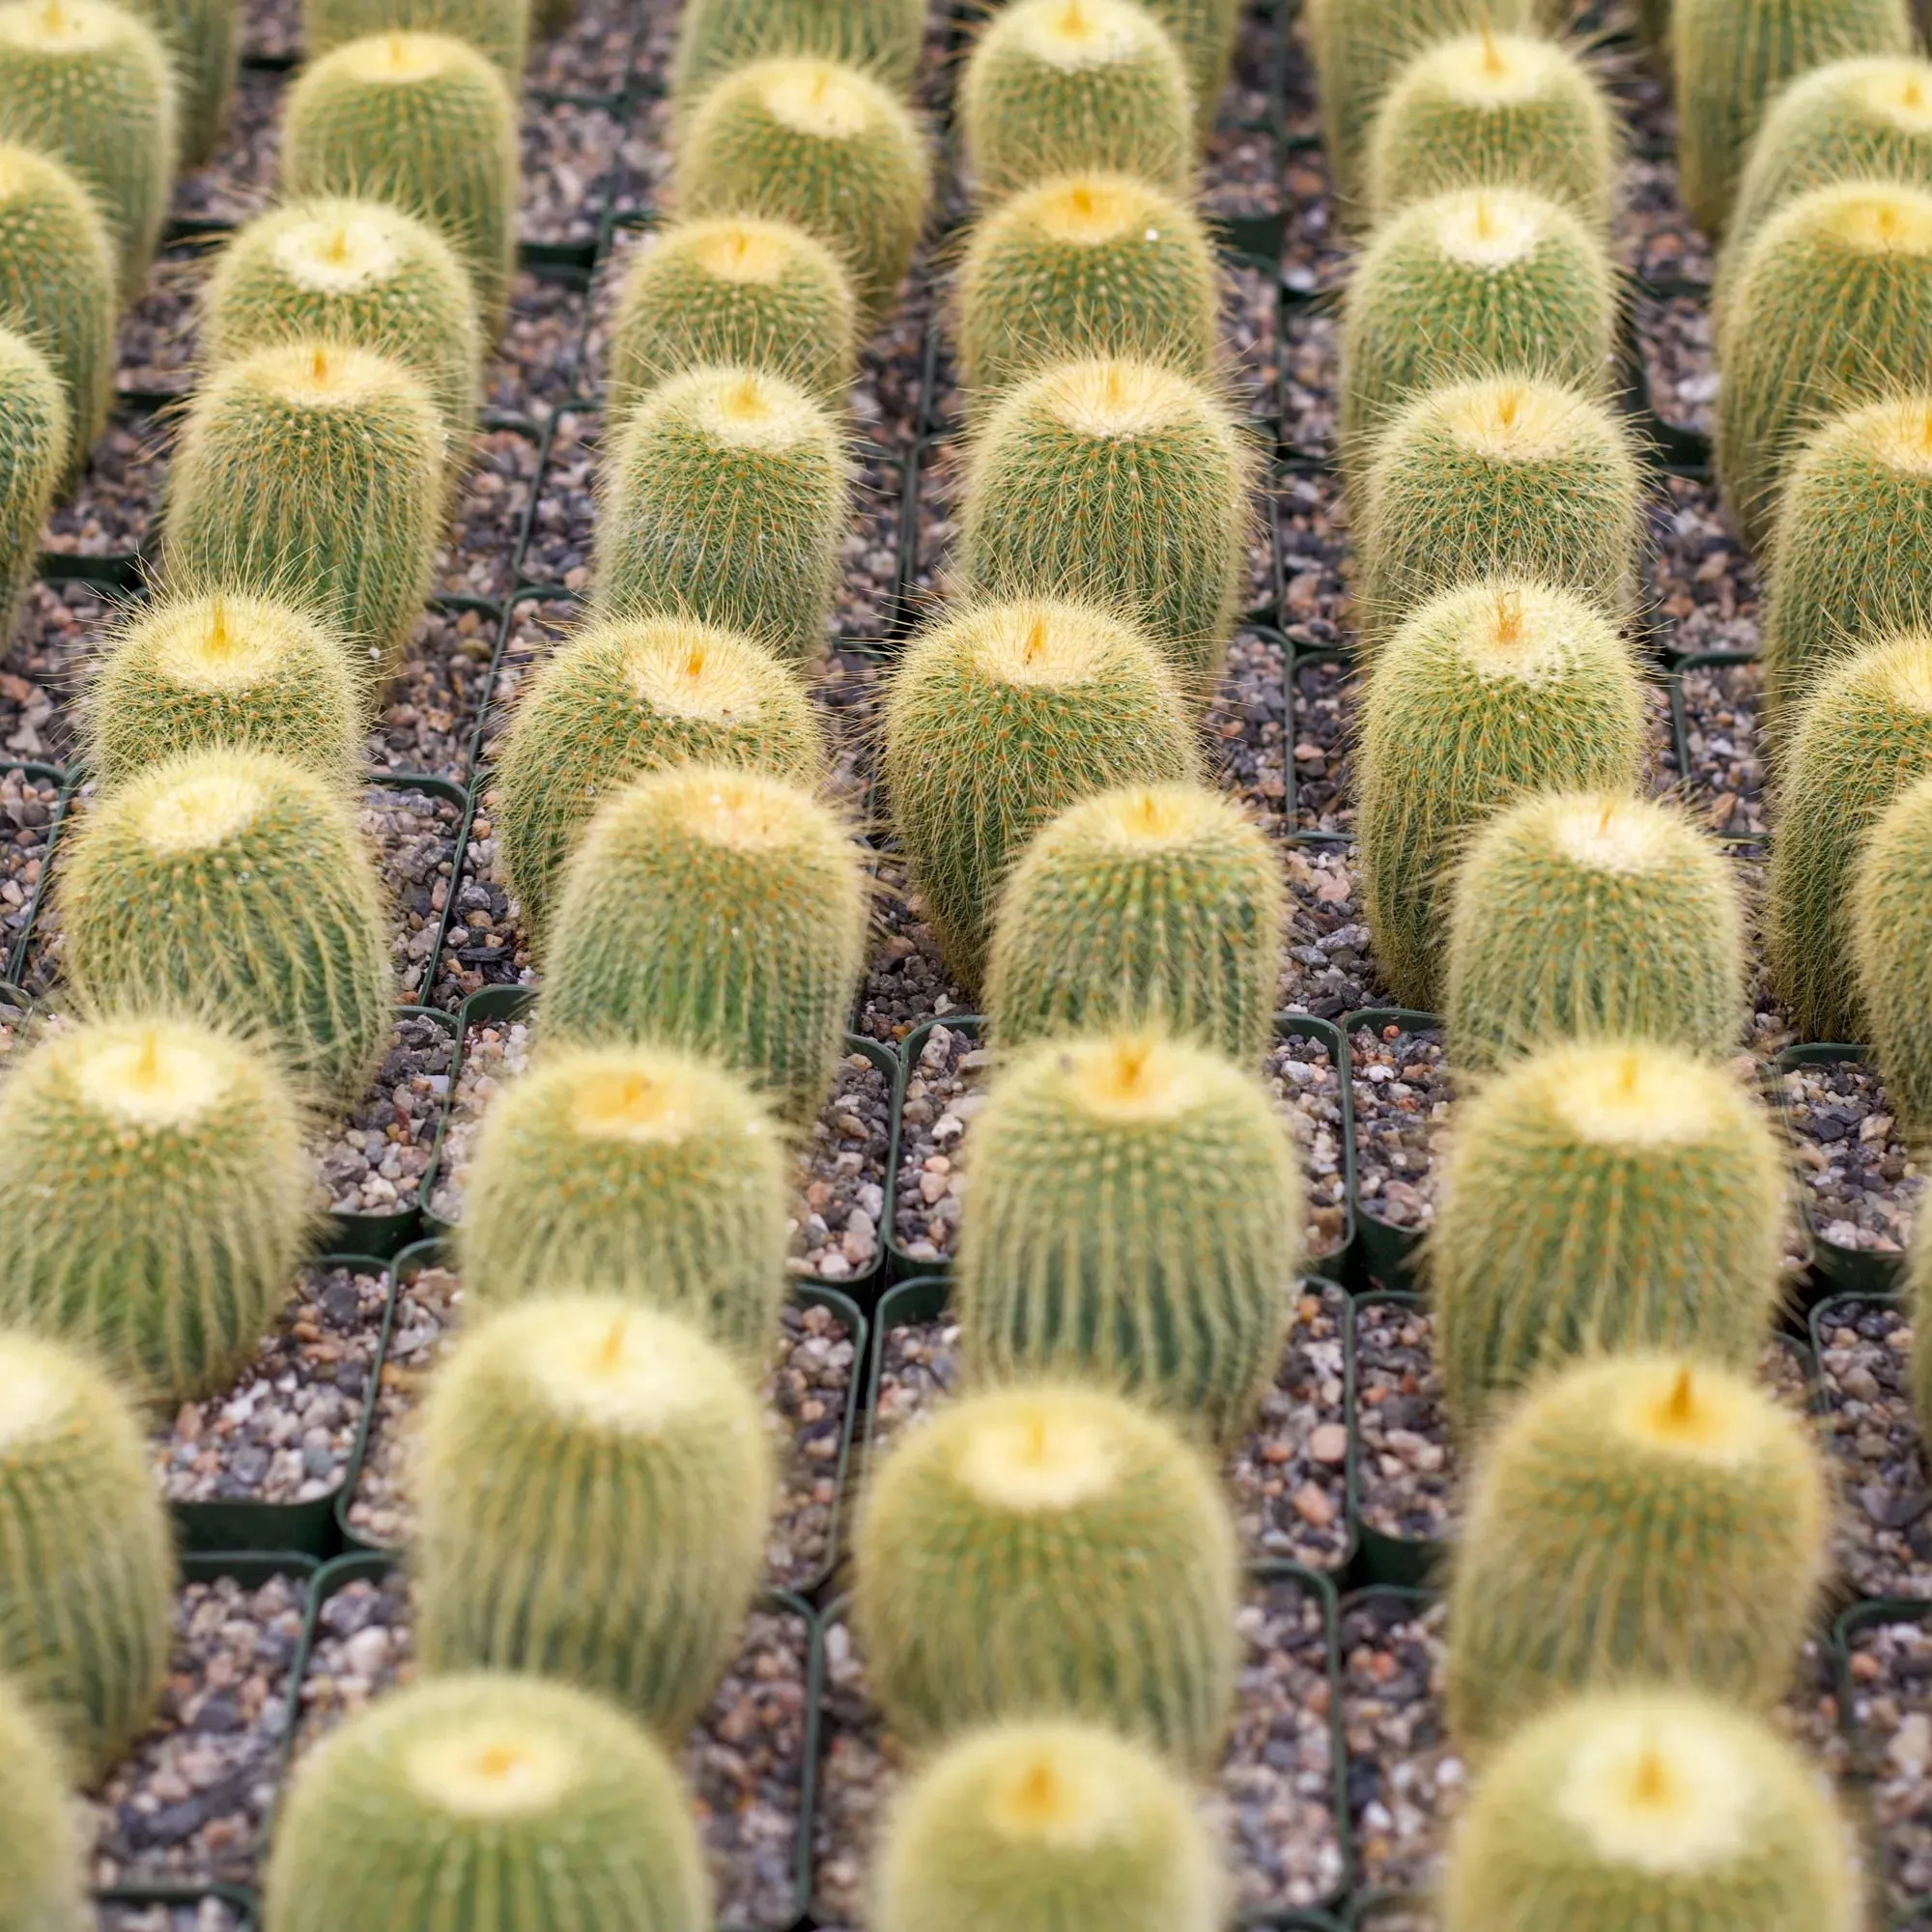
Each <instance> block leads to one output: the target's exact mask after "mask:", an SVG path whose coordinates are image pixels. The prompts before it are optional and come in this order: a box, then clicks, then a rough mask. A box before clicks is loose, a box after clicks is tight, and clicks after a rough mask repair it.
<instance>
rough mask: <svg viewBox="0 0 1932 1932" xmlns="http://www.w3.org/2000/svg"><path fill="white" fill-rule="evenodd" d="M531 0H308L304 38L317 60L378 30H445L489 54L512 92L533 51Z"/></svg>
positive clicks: (520, 82)
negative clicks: (334, 49) (530, 46)
mask: <svg viewBox="0 0 1932 1932" xmlns="http://www.w3.org/2000/svg"><path fill="white" fill-rule="evenodd" d="M530 24H531V22H530V6H529V0H302V37H303V39H304V41H305V42H306V43H307V46H308V53H309V58H310V59H311V60H313V59H314V58H316V56H318V55H320V54H326V53H327V52H329V51H330V50H331V49H332V48H335V47H339V46H345V45H347V44H348V43H349V42H351V41H359V40H364V39H367V38H369V37H370V36H372V35H376V34H387V33H393V32H396V31H401V32H403V33H410V34H443V35H447V36H448V37H449V38H450V39H451V40H453V41H462V42H464V43H466V44H467V45H469V46H472V47H474V48H475V49H476V51H477V52H478V53H480V54H485V55H487V56H488V57H489V58H490V60H491V61H492V62H493V63H494V64H495V65H496V68H497V71H498V72H499V73H501V74H502V76H503V81H504V84H505V85H506V86H507V87H509V88H510V89H511V90H512V91H514V90H515V89H517V88H519V87H521V86H522V85H523V80H524V61H525V59H526V56H527V54H528V52H529V41H530Z"/></svg>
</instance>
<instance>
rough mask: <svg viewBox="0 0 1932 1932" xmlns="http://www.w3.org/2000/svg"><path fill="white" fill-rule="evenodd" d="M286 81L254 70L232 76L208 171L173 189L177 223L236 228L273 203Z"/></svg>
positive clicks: (196, 173)
mask: <svg viewBox="0 0 1932 1932" xmlns="http://www.w3.org/2000/svg"><path fill="white" fill-rule="evenodd" d="M288 80H289V76H288V75H287V74H286V73H282V72H277V71H274V70H272V69H266V68H258V67H249V68H243V69H242V70H241V72H240V73H239V74H237V75H236V77H235V92H234V95H233V96H232V97H231V99H230V100H229V103H228V125H227V128H225V130H224V131H223V133H222V136H221V145H220V147H218V148H217V149H216V150H215V152H214V156H213V159H212V160H211V161H210V162H209V163H208V165H207V166H206V167H201V168H195V169H193V170H192V171H191V172H189V173H187V174H185V175H183V176H182V177H181V178H180V179H179V180H178V181H177V182H176V183H175V195H174V202H173V204H172V206H171V208H170V210H169V213H171V214H172V215H173V217H174V219H175V220H177V221H218V222H221V223H223V224H224V225H226V226H229V227H234V226H236V225H238V224H240V223H241V222H243V221H246V220H247V219H248V218H249V216H250V215H254V214H260V213H261V212H262V211H263V210H264V209H265V208H267V207H268V206H269V204H270V202H271V201H272V200H273V199H274V185H275V172H276V166H277V160H276V156H277V155H278V152H279V150H280V148H281V126H280V121H281V104H282V90H283V88H285V87H286V86H287V85H288Z"/></svg>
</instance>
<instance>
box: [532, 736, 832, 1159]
mask: <svg viewBox="0 0 1932 1932" xmlns="http://www.w3.org/2000/svg"><path fill="white" fill-rule="evenodd" d="M866 923H867V906H866V880H865V874H864V870H863V867H862V863H861V858H860V853H859V848H858V846H857V845H856V844H855V843H854V842H853V840H852V838H851V837H850V835H849V834H848V832H847V831H846V828H845V827H844V825H843V824H841V823H840V821H839V819H838V816H837V815H836V814H835V813H834V812H832V811H831V810H828V809H827V808H826V807H824V806H821V805H819V804H817V803H815V802H814V801H813V799H812V797H811V795H810V792H807V791H804V790H802V789H801V788H800V787H799V786H797V785H795V784H792V783H790V782H789V781H786V780H784V779H781V778H775V777H772V776H770V775H769V774H766V773H763V772H755V771H749V770H740V769H733V768H730V767H727V766H724V765H713V764H689V765H681V766H676V767H673V768H672V769H670V770H668V771H661V772H656V773H653V774H650V775H649V776H647V777H644V778H641V779H639V780H638V781H636V782H635V783H634V784H632V785H631V786H630V787H629V788H628V789H627V790H625V791H622V792H620V793H619V794H618V795H617V797H615V798H614V799H612V800H611V803H610V804H609V805H607V806H605V807H604V809H603V810H601V811H599V812H598V814H597V816H596V817H595V818H594V819H593V820H592V821H591V824H590V829H589V830H588V831H587V832H586V833H585V834H584V836H583V838H582V842H581V843H580V844H579V846H578V848H577V852H576V855H575V856H574V857H573V858H572V860H571V861H570V864H569V866H568V867H566V868H565V871H564V877H563V892H562V897H561V900H560V902H559V904H558V907H557V913H556V923H555V928H554V933H553V935H552V940H551V947H550V970H549V974H548V977H547V979H546V980H545V984H544V999H543V1015H544V1022H545V1024H546V1025H547V1026H548V1027H549V1029H550V1031H551V1034H552V1036H553V1037H554V1038H561V1039H569V1040H576V1041H581V1042H583V1043H585V1044H610V1045H616V1044H620V1043H624V1042H628V1041H633V1040H645V1039H649V1040H656V1041H660V1042H664V1043H668V1044H677V1045H681V1046H688V1047H691V1048H693V1049H695V1050H696V1051H699V1052H703V1053H708V1054H710V1055H712V1056H713V1057H714V1058H715V1059H717V1060H719V1061H721V1062H723V1063H724V1065H727V1066H731V1067H735V1068H737V1069H738V1070H739V1071H740V1072H742V1073H744V1074H745V1075H746V1076H747V1077H748V1078H750V1079H751V1080H752V1082H753V1085H755V1086H757V1087H759V1088H761V1089H762V1090H763V1091H764V1092H765V1093H766V1094H768V1095H769V1096H770V1098H771V1100H772V1104H773V1105H774V1106H775V1107H776V1108H777V1109H778V1111H779V1112H780V1113H781V1114H782V1115H783V1116H784V1117H785V1118H786V1119H787V1120H790V1121H792V1122H795V1123H802V1122H807V1121H810V1119H811V1118H812V1116H813V1115H814V1114H815V1113H816V1112H817V1111H818V1109H819V1107H820V1106H821V1105H822V1104H823V1103H824V1100H825V1096H826V1094H828V1093H829V1092H830V1091H831V1087H832V1081H833V1074H834V1069H835V1067H836V1065H837V1063H838V1053H839V1048H840V1044H841V1042H842V1040H843V1038H844V1027H845V1015H846V1013H847V1012H848V1011H849V1010H850V1009H851V1006H852V1000H853V997H854V995H855V994H856V993H857V991H858V985H859V975H860V972H861V969H862V966H863V961H864V954H865V940H866Z"/></svg>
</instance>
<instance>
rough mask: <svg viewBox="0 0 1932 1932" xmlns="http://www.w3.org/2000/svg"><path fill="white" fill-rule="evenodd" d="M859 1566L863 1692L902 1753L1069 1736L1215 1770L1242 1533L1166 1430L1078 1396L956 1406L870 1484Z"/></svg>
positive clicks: (994, 1398)
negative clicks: (1031, 1726)
mask: <svg viewBox="0 0 1932 1932" xmlns="http://www.w3.org/2000/svg"><path fill="white" fill-rule="evenodd" d="M853 1549H854V1556H855V1560H856V1564H857V1576H856V1581H855V1589H854V1596H853V1603H852V1607H853V1614H854V1617H855V1619H856V1622H857V1628H858V1636H859V1642H860V1648H861V1650H862V1652H863V1654H864V1656H865V1660H866V1673H867V1684H868V1685H869V1687H870V1689H871V1691H872V1694H873V1695H874V1696H875V1697H876V1698H877V1699H878V1702H879V1707H880V1709H881V1710H882V1711H883V1712H884V1713H885V1715H886V1719H887V1721H888V1722H889V1723H890V1724H891V1725H892V1727H893V1730H894V1732H895V1734H896V1735H897V1736H898V1737H899V1738H901V1739H903V1740H904V1741H905V1742H906V1743H908V1744H911V1745H914V1746H926V1745H931V1744H935V1743H938V1742H941V1741H943V1740H945V1739H947V1738H949V1737H952V1735H954V1734H955V1733H957V1732H958V1731H960V1730H963V1729H966V1728H968V1727H970V1726H972V1725H975V1724H980V1723H985V1722H988V1721H992V1720H997V1719H1002V1718H1037V1717H1046V1716H1066V1717H1081V1718H1086V1719H1092V1720H1094V1721H1095V1722H1100V1723H1106V1724H1110V1725H1111V1726H1113V1727H1114V1728H1115V1729H1116V1730H1118V1731H1121V1732H1122V1733H1124V1734H1126V1735H1129V1736H1132V1737H1135V1738H1137V1739H1140V1740H1141V1741H1143V1742H1145V1743H1147V1744H1149V1745H1151V1747H1153V1748H1155V1749H1157V1750H1160V1751H1162V1752H1164V1753H1166V1754H1167V1755H1169V1756H1171V1757H1174V1758H1176V1759H1178V1760H1179V1761H1181V1762H1183V1763H1185V1764H1187V1765H1189V1766H1191V1767H1194V1768H1196V1769H1205V1768H1206V1767H1208V1766H1209V1765H1211V1764H1212V1763H1213V1761H1214V1758H1215V1755H1216V1753H1217V1752H1218V1750H1219V1748H1220V1747H1221V1744H1222V1740H1223V1735H1224V1733H1225V1731H1226V1728H1227V1722H1228V1713H1229V1708H1230V1705H1231V1703H1232V1701H1233V1697H1234V1687H1235V1604H1236V1549H1235V1530H1234V1524H1233V1522H1232V1521H1231V1520H1230V1519H1229V1515H1228V1506H1227V1504H1226V1503H1225V1502H1223V1501H1222V1499H1221V1494H1220V1490H1219V1486H1218V1484H1217V1482H1216V1479H1215V1474H1214V1471H1213V1470H1212V1468H1211V1467H1209V1465H1208V1463H1207V1462H1206V1461H1205V1459H1203V1458H1201V1457H1200V1456H1198V1455H1197V1454H1196V1453H1195V1452H1194V1451H1192V1450H1191V1449H1190V1448H1189V1447H1188V1445H1187V1443H1186V1442H1185V1440H1184V1439H1183V1438H1182V1437H1181V1436H1180V1435H1179V1434H1178V1433H1177V1432H1176V1431H1175V1430H1174V1428H1173V1427H1172V1426H1171V1425H1170V1424H1168V1423H1166V1422H1164V1421H1163V1420H1161V1419H1160V1418H1159V1417H1157V1416H1155V1415H1152V1414H1151V1413H1148V1412H1146V1411H1144V1410H1142V1409H1140V1408H1138V1407H1137V1406H1134V1405H1133V1404H1131V1403H1128V1402H1124V1401H1122V1400H1121V1399H1120V1398H1119V1397H1117V1396H1113V1395H1109V1394H1106V1393H1105V1392H1103V1391H1101V1390H1098V1389H1093V1388H1089V1387H1087V1386H1085V1385H1082V1384H1078V1383H1070V1384H1066V1385H1060V1384H1056V1383H1047V1384H1041V1385H1038V1386H1034V1387H1027V1388H1019V1389H1009V1390H995V1391H993V1392H990V1393H987V1394H982V1395H977V1396H972V1397H969V1398H967V1399H966V1400H964V1401H961V1402H957V1403H953V1404H951V1405H949V1406H947V1407H945V1408H944V1409H942V1410H941V1411H939V1412H938V1413H937V1414H936V1415H935V1416H934V1417H933V1418H932V1420H931V1421H929V1422H927V1423H924V1424H923V1425H922V1426H921V1427H920V1428H918V1429H917V1430H909V1431H907V1432H906V1433H905V1434H904V1435H901V1436H900V1437H899V1438H898V1440H897V1442H896V1443H895V1446H894V1448H893V1449H892V1451H891V1453H890V1454H888V1455H887V1456H886V1457H885V1459H884V1460H883V1462H881V1463H879V1464H878V1465H877V1467H876V1468H875V1470H874V1471H873V1473H872V1475H871V1477H870V1480H869V1482H868V1483H867V1489H866V1492H865V1495H864V1497H863V1500H862V1503H861V1507H860V1513H859V1522H858V1528H857V1531H856V1533H855V1540H854V1545H853Z"/></svg>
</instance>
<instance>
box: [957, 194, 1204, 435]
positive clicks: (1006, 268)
mask: <svg viewBox="0 0 1932 1932" xmlns="http://www.w3.org/2000/svg"><path fill="white" fill-rule="evenodd" d="M1219 288H1220V281H1219V276H1218V273H1217V271H1216V269H1215V266H1214V251H1213V249H1212V247H1211V246H1210V245H1209V243H1208V233H1207V230H1206V229H1205V228H1204V227H1203V226H1202V224H1201V221H1200V218H1199V217H1198V216H1197V215H1196V214H1195V213H1194V212H1193V210H1192V209H1191V208H1190V207H1189V206H1188V205H1187V203H1186V202H1185V201H1182V200H1180V199H1179V198H1178V197H1176V196H1173V195H1169V194H1165V193H1163V192H1162V191H1161V190H1160V189H1158V188H1153V187H1150V186H1148V185H1146V183H1144V182H1138V181H1135V180H1133V179H1132V178H1131V177H1130V176H1127V175H1109V174H1092V173H1075V174H1070V175H1066V176H1064V177H1062V178H1061V179H1060V180H1057V181H1049V182H1044V183H1042V184H1041V185H1039V186H1037V187H1032V188H1027V189H1024V190H1022V191H1021V192H1020V193H1018V194H1015V195H1013V196H1011V197H1010V198H1009V200H1007V201H1005V202H1003V203H1002V204H1001V205H1000V206H999V207H998V208H996V209H993V210H992V211H991V212H990V213H987V214H986V215H984V216H983V217H982V218H981V219H980V221H978V222H976V223H975V224H974V226H973V229H972V231H971V232H970V234H969V235H968V237H967V241H966V253H965V258H964V260H963V261H962V262H961V264H960V268H959V279H958V290H959V293H958V298H957V314H956V316H955V327H954V329H953V334H954V337H955V339H956V341H957V343H958V349H959V372H960V376H961V379H962V380H963V381H964V383H965V384H966V386H967V389H968V391H969V392H970V400H971V401H972V403H973V405H974V407H975V409H976V411H977V410H978V409H979V408H980V407H981V406H982V405H983V404H984V403H985V402H987V401H988V400H991V399H992V398H993V397H994V396H996V395H997V393H998V392H999V391H1001V390H1003V389H1006V388H1008V387H1009V386H1010V385H1011V384H1014V383H1016V382H1018V381H1019V380H1021V378H1023V377H1025V376H1028V375H1031V374H1032V373H1034V372H1035V371H1036V370H1040V369H1045V368H1048V367H1050V366H1051V365H1052V364H1054V363H1056V362H1077V361H1083V360H1085V359H1087V358H1089V357H1091V356H1096V355H1104V356H1119V357H1122V358H1124V359H1127V360H1134V361H1142V362H1164V363H1166V364H1167V365H1168V366H1169V367H1170V368H1172V369H1174V370H1175V371H1176V372H1177V373H1178V374H1179V375H1182V376H1188V377H1192V378H1194V379H1195V380H1196V381H1199V382H1208V381H1210V380H1211V379H1212V377H1213V376H1214V374H1215V371H1216V368H1217V367H1218V361H1219V349H1218V344H1219V341H1220V310H1219V299H1220V298H1219Z"/></svg>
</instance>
